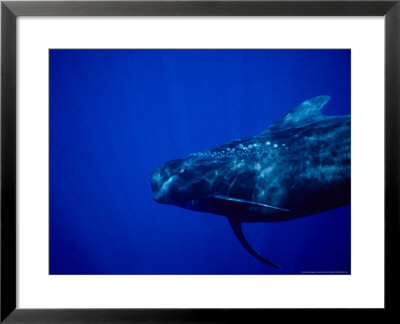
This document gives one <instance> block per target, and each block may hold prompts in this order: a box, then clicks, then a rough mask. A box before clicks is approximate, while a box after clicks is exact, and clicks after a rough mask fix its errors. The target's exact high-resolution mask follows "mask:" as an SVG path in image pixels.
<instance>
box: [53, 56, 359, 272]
mask: <svg viewBox="0 0 400 324" xmlns="http://www.w3.org/2000/svg"><path fill="white" fill-rule="evenodd" d="M49 55H50V120H49V125H50V126H49V127H50V228H49V231H50V261H49V262H50V267H49V268H50V274H302V273H309V272H314V273H315V272H316V273H330V274H331V273H347V274H349V273H350V206H347V207H343V208H339V209H335V210H331V211H329V212H325V213H321V214H317V215H313V216H309V217H305V218H301V219H297V220H292V221H287V222H281V223H251V224H244V233H245V235H246V237H247V239H248V241H249V242H250V243H251V244H252V246H253V247H255V249H256V250H257V251H259V252H260V253H261V254H262V255H263V256H265V257H266V258H268V259H269V260H271V261H273V262H276V263H278V264H280V265H281V266H282V268H281V269H275V268H272V267H269V266H267V265H265V264H263V263H261V262H260V261H258V260H256V259H255V258H253V257H252V256H251V255H250V254H249V253H248V252H247V251H246V250H245V249H244V248H243V247H242V246H241V244H240V243H239V241H238V240H237V238H236V237H235V235H234V233H233V231H232V229H231V227H230V225H229V223H228V221H227V219H226V218H225V217H223V216H218V215H213V214H207V213H199V212H193V211H190V210H185V209H182V208H179V207H176V206H171V205H162V204H158V203H156V202H155V201H154V199H153V195H152V191H151V187H150V175H151V172H152V170H153V169H154V168H155V167H157V166H158V165H160V164H162V163H164V162H166V161H168V160H172V159H176V158H181V157H185V156H187V155H189V154H190V153H193V152H198V151H201V150H204V149H207V148H210V147H214V146H217V145H220V144H222V143H225V142H229V141H232V140H233V139H237V138H244V137H249V136H254V135H256V134H258V133H260V132H261V131H263V130H264V129H266V128H267V127H268V126H269V125H270V124H271V123H273V122H274V121H276V120H277V119H279V118H281V117H282V116H283V115H284V114H286V113H287V112H289V111H290V110H291V109H293V108H294V107H296V106H297V105H298V104H300V103H301V102H302V101H304V100H307V99H310V98H312V97H315V96H319V95H329V96H330V97H331V98H332V99H331V101H330V102H329V103H328V104H327V105H326V106H325V107H324V109H323V112H324V113H325V114H327V115H343V114H350V92H351V89H350V62H351V53H350V50H50V54H49Z"/></svg>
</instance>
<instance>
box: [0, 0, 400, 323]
mask: <svg viewBox="0 0 400 324" xmlns="http://www.w3.org/2000/svg"><path fill="white" fill-rule="evenodd" d="M19 16H384V19H385V112H384V113H385V307H384V309H374V310H371V309H362V310H361V309H359V310H356V309H352V310H349V309H347V310H344V309H340V310H339V309H324V310H321V309H279V310H278V309H230V310H228V309H96V310H94V309H19V308H16V298H17V294H16V288H17V287H16V271H17V268H16V190H17V183H16V162H17V157H16V143H17V141H16V135H17V129H16V44H17V42H16V41H17V31H16V19H17V17H19ZM38 37H40V35H38ZM399 108H400V0H395V1H385V0H382V1H374V0H373V1H354V0H352V1H334V0H326V1H325V0H314V1H294V0H291V1H285V0H283V1H277V0H275V1H274V0H259V1H185V0H183V1H182V0H181V1H169V0H166V1H122V2H120V1H115V2H113V1H2V2H1V241H0V244H1V266H0V268H1V269H0V270H1V288H0V293H1V295H0V297H1V301H0V307H1V309H0V310H1V312H0V321H1V322H5V323H31V322H35V323H89V322H90V323H92V322H93V323H96V322H101V323H114V322H115V323H132V322H133V323H143V322H146V323H147V322H174V323H197V322H213V323H214V322H215V323H217V322H229V323H230V322H245V323H251V322H255V321H266V320H268V319H270V320H273V319H272V318H271V316H279V317H278V319H279V321H282V319H285V317H286V316H287V314H288V313H289V314H290V315H292V314H293V313H296V315H295V316H299V317H298V319H300V318H302V317H304V319H307V320H312V318H316V319H319V321H321V320H322V319H321V316H324V317H325V316H326V318H329V317H330V318H331V319H335V317H336V316H337V318H338V319H339V318H340V319H341V320H343V317H342V316H343V314H340V315H338V314H339V313H338V311H346V312H347V314H348V315H352V314H351V313H357V316H363V317H368V319H371V320H373V319H374V318H375V319H376V320H379V321H382V320H384V318H383V316H384V317H386V316H393V315H394V313H397V311H398V308H399V307H400V303H399V297H398V295H399V294H398V290H399V288H400V287H399V275H398V268H397V267H396V265H397V263H398V261H400V257H399V256H400V239H399V238H400V235H399V234H400V218H399V205H400V204H399V203H398V199H399V198H400V196H399V180H400V173H399V162H400V161H399V160H400V156H399V155H400V141H399V139H400V138H399V129H400V111H399ZM372 235H373V234H372ZM371 262H375V261H374V260H371ZM238 293H239V292H238ZM288 311H290V312H288ZM328 314H329V315H328ZM339 316H340V317H339ZM394 318H396V317H394ZM349 320H350V319H349ZM357 320H360V319H359V318H358V319H357Z"/></svg>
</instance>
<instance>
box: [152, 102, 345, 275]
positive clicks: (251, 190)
mask: <svg viewBox="0 0 400 324" xmlns="http://www.w3.org/2000/svg"><path fill="white" fill-rule="evenodd" d="M329 100H330V97H329V96H318V97H315V98H312V99H309V100H307V101H304V102H303V103H301V104H300V105H299V106H297V107H296V108H294V109H293V110H292V111H290V112H289V113H287V114H286V115H285V116H283V117H282V118H281V119H279V120H278V121H276V122H275V123H273V124H272V125H270V126H269V127H268V128H267V129H266V130H264V131H263V132H262V133H260V134H259V135H256V136H253V137H249V138H245V139H240V140H234V141H232V142H229V143H226V144H222V145H220V146H217V147H214V148H211V149H207V150H204V151H201V152H198V153H194V154H190V155H189V156H188V157H186V158H183V159H177V160H173V161H169V162H166V163H164V164H162V165H160V166H158V167H157V168H155V169H154V171H153V172H152V174H151V179H150V182H151V188H152V191H153V196H154V199H155V200H156V201H157V202H159V203H164V204H171V205H176V206H180V207H183V208H187V209H190V210H194V211H200V212H207V213H214V214H218V215H223V216H226V217H227V219H228V220H229V222H230V224H231V226H232V229H233V231H234V233H235V234H236V236H237V238H238V239H239V241H240V242H241V244H242V245H243V246H244V247H245V248H246V250H247V251H248V252H249V253H250V254H251V255H252V256H254V257H255V258H257V259H258V260H260V261H262V262H264V263H265V264H268V265H270V266H273V267H277V268H279V266H278V265H277V264H275V263H274V262H271V261H269V260H268V259H266V258H264V257H263V256H262V255H260V254H259V253H258V252H256V251H255V250H254V249H253V248H252V247H251V246H250V244H249V243H248V241H247V240H246V238H245V236H244V235H243V232H242V226H241V225H242V223H244V222H280V221H288V220H293V219H296V218H299V217H304V216H308V215H313V214H317V213H321V212H324V211H327V210H330V209H334V208H338V207H342V206H345V205H349V204H350V191H351V188H350V187H351V186H350V181H351V176H350V164H351V163H350V161H351V158H350V116H349V115H346V116H327V115H325V114H323V113H321V109H322V107H323V106H324V105H325V104H326V103H327V102H328V101H329Z"/></svg>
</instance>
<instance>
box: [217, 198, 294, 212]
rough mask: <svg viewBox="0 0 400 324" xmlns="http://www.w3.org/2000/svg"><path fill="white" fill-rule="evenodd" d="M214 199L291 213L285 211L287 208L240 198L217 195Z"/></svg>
mask: <svg viewBox="0 0 400 324" xmlns="http://www.w3.org/2000/svg"><path fill="white" fill-rule="evenodd" d="M214 198H215V199H219V200H225V201H229V202H235V203H239V204H241V205H246V206H256V207H262V208H266V209H269V210H270V211H285V212H289V211H290V210H288V209H285V208H280V207H276V206H271V205H266V204H261V203H258V202H254V201H249V200H244V199H239V198H233V197H225V196H220V195H216V196H214Z"/></svg>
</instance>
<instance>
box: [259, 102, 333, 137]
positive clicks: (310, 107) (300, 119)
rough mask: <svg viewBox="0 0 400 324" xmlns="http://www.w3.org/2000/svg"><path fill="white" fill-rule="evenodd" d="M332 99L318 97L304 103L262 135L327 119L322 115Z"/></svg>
mask: <svg viewBox="0 0 400 324" xmlns="http://www.w3.org/2000/svg"><path fill="white" fill-rule="evenodd" d="M330 99H331V98H330V97H329V96H318V97H314V98H311V99H309V100H306V101H304V102H303V103H301V104H300V105H298V106H297V107H296V108H294V109H293V110H292V111H290V112H289V113H287V114H286V115H285V116H283V117H282V118H281V119H279V120H278V121H276V122H275V123H274V124H272V125H271V126H270V127H269V128H267V129H266V130H265V131H263V132H262V133H261V134H265V133H267V132H268V131H271V130H279V129H284V128H293V127H302V126H304V125H307V124H310V123H313V122H316V121H320V120H322V119H325V118H327V116H326V115H324V114H323V113H321V109H322V107H323V106H325V105H326V103H327V102H328V101H329V100H330Z"/></svg>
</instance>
